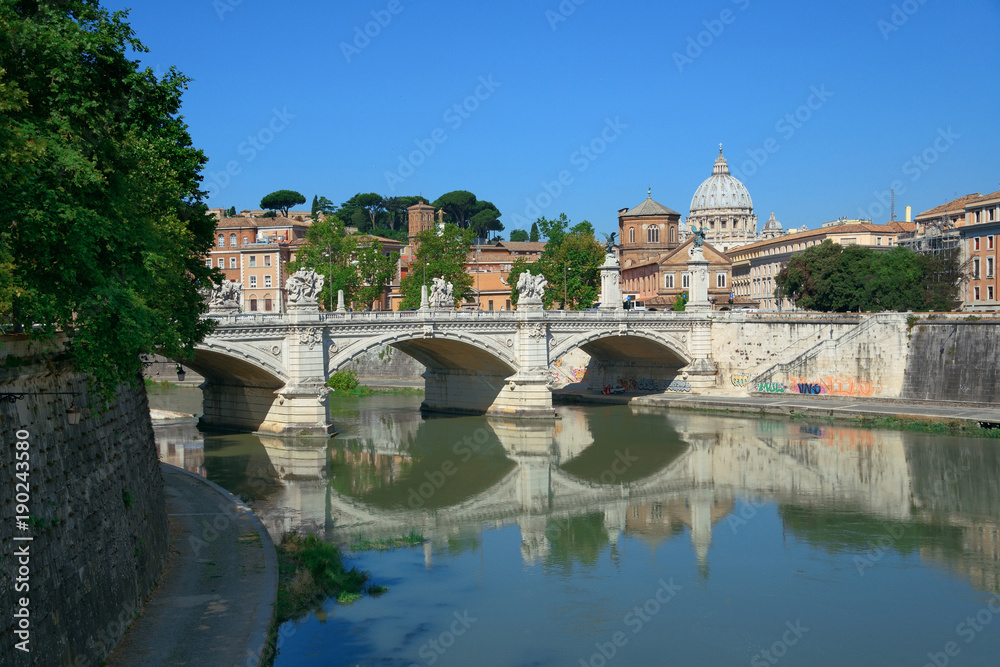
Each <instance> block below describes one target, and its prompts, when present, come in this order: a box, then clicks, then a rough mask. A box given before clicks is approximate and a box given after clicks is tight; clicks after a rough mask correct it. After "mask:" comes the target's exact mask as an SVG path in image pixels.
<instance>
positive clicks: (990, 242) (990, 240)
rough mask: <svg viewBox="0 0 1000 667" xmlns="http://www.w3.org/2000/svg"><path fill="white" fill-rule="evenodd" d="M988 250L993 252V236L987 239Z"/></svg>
mask: <svg viewBox="0 0 1000 667" xmlns="http://www.w3.org/2000/svg"><path fill="white" fill-rule="evenodd" d="M986 249H987V250H993V237H992V236H987V237H986Z"/></svg>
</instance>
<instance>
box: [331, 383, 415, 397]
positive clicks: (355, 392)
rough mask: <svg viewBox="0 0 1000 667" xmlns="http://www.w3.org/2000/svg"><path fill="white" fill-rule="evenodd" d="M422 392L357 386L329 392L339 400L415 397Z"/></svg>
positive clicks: (408, 389)
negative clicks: (378, 396) (400, 396)
mask: <svg viewBox="0 0 1000 667" xmlns="http://www.w3.org/2000/svg"><path fill="white" fill-rule="evenodd" d="M423 393H424V390H423V389H421V388H420V387H384V388H375V387H366V386H365V385H363V384H362V385H358V386H357V387H354V388H353V389H334V390H333V391H331V392H330V396H333V397H337V396H339V397H341V398H364V397H366V396H376V395H380V394H394V395H404V396H407V395H411V394H413V395H415V394H423Z"/></svg>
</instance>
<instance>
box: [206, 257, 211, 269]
mask: <svg viewBox="0 0 1000 667" xmlns="http://www.w3.org/2000/svg"><path fill="white" fill-rule="evenodd" d="M205 266H207V267H208V268H212V258H211V257H209V258H208V259H206V260H205Z"/></svg>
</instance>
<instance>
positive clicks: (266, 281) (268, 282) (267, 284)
mask: <svg viewBox="0 0 1000 667" xmlns="http://www.w3.org/2000/svg"><path fill="white" fill-rule="evenodd" d="M270 286H271V276H264V287H270Z"/></svg>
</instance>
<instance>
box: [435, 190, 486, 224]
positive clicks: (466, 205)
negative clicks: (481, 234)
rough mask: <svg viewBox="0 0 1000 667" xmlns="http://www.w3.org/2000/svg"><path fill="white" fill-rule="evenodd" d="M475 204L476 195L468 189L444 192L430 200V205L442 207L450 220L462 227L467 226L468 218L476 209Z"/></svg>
mask: <svg viewBox="0 0 1000 667" xmlns="http://www.w3.org/2000/svg"><path fill="white" fill-rule="evenodd" d="M476 204H477V200H476V195H474V194H472V193H471V192H469V191H468V190H453V191H452V192H446V193H445V194H443V195H441V196H440V197H438V198H437V199H436V200H434V201H433V202H431V206H433V207H434V208H440V209H443V210H444V212H445V213H447V214H448V217H449V218H450V219H451V221H452V222H454V223H455V224H456V225H458V226H459V227H463V228H464V227H468V225H469V219H470V218H471V217H472V215H473V214H474V213H476V211H477V210H478V209H477V208H476Z"/></svg>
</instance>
